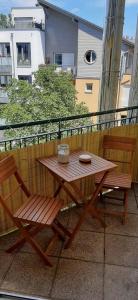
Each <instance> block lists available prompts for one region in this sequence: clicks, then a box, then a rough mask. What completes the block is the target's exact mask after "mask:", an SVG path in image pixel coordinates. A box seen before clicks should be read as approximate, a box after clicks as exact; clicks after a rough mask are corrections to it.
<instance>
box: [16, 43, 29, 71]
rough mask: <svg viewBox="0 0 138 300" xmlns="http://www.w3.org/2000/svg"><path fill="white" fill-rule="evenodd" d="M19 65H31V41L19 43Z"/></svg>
mask: <svg viewBox="0 0 138 300" xmlns="http://www.w3.org/2000/svg"><path fill="white" fill-rule="evenodd" d="M17 65H18V67H19V66H26V67H27V66H30V65H31V46H30V43H17Z"/></svg>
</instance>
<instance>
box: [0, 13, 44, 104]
mask: <svg viewBox="0 0 138 300" xmlns="http://www.w3.org/2000/svg"><path fill="white" fill-rule="evenodd" d="M11 15H12V24H13V26H12V27H11V28H6V29H5V28H4V29H0V102H2V101H3V100H5V99H4V98H3V97H4V94H3V87H4V86H5V85H6V84H8V83H9V82H10V80H11V78H16V79H19V80H20V79H22V80H28V81H29V82H32V81H33V77H34V75H33V73H34V72H35V71H37V70H38V68H39V65H41V64H44V63H45V32H44V30H43V28H44V19H45V17H44V12H43V9H42V8H41V7H33V8H16V9H15V8H14V9H12V13H11ZM2 99H3V100H2Z"/></svg>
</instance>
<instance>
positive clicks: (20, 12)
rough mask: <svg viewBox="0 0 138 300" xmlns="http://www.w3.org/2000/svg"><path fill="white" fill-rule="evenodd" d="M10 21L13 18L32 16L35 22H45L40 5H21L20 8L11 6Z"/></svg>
mask: <svg viewBox="0 0 138 300" xmlns="http://www.w3.org/2000/svg"><path fill="white" fill-rule="evenodd" d="M11 16H12V21H13V22H14V18H20V17H21V18H23V17H33V18H34V19H35V21H36V22H37V23H41V21H42V23H44V22H45V14H44V10H43V8H42V7H32V8H29V7H26V8H25V7H24V8H23V7H22V8H19V7H18V8H12V9H11Z"/></svg>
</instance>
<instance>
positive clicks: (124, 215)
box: [123, 190, 128, 225]
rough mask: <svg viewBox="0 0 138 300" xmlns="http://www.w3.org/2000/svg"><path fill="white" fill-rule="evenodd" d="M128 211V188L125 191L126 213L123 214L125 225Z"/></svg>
mask: <svg viewBox="0 0 138 300" xmlns="http://www.w3.org/2000/svg"><path fill="white" fill-rule="evenodd" d="M127 211H128V190H125V191H124V214H123V225H125V223H126V219H127Z"/></svg>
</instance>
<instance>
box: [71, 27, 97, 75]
mask: <svg viewBox="0 0 138 300" xmlns="http://www.w3.org/2000/svg"><path fill="white" fill-rule="evenodd" d="M87 50H94V51H95V52H96V55H97V58H96V61H95V62H94V63H93V64H92V65H89V64H87V63H86V62H85V60H84V56H85V53H86V51H87ZM101 62H102V32H100V31H98V30H96V29H93V28H92V27H88V26H87V25H86V24H83V23H79V26H78V72H77V77H98V78H99V76H100V72H101Z"/></svg>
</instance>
